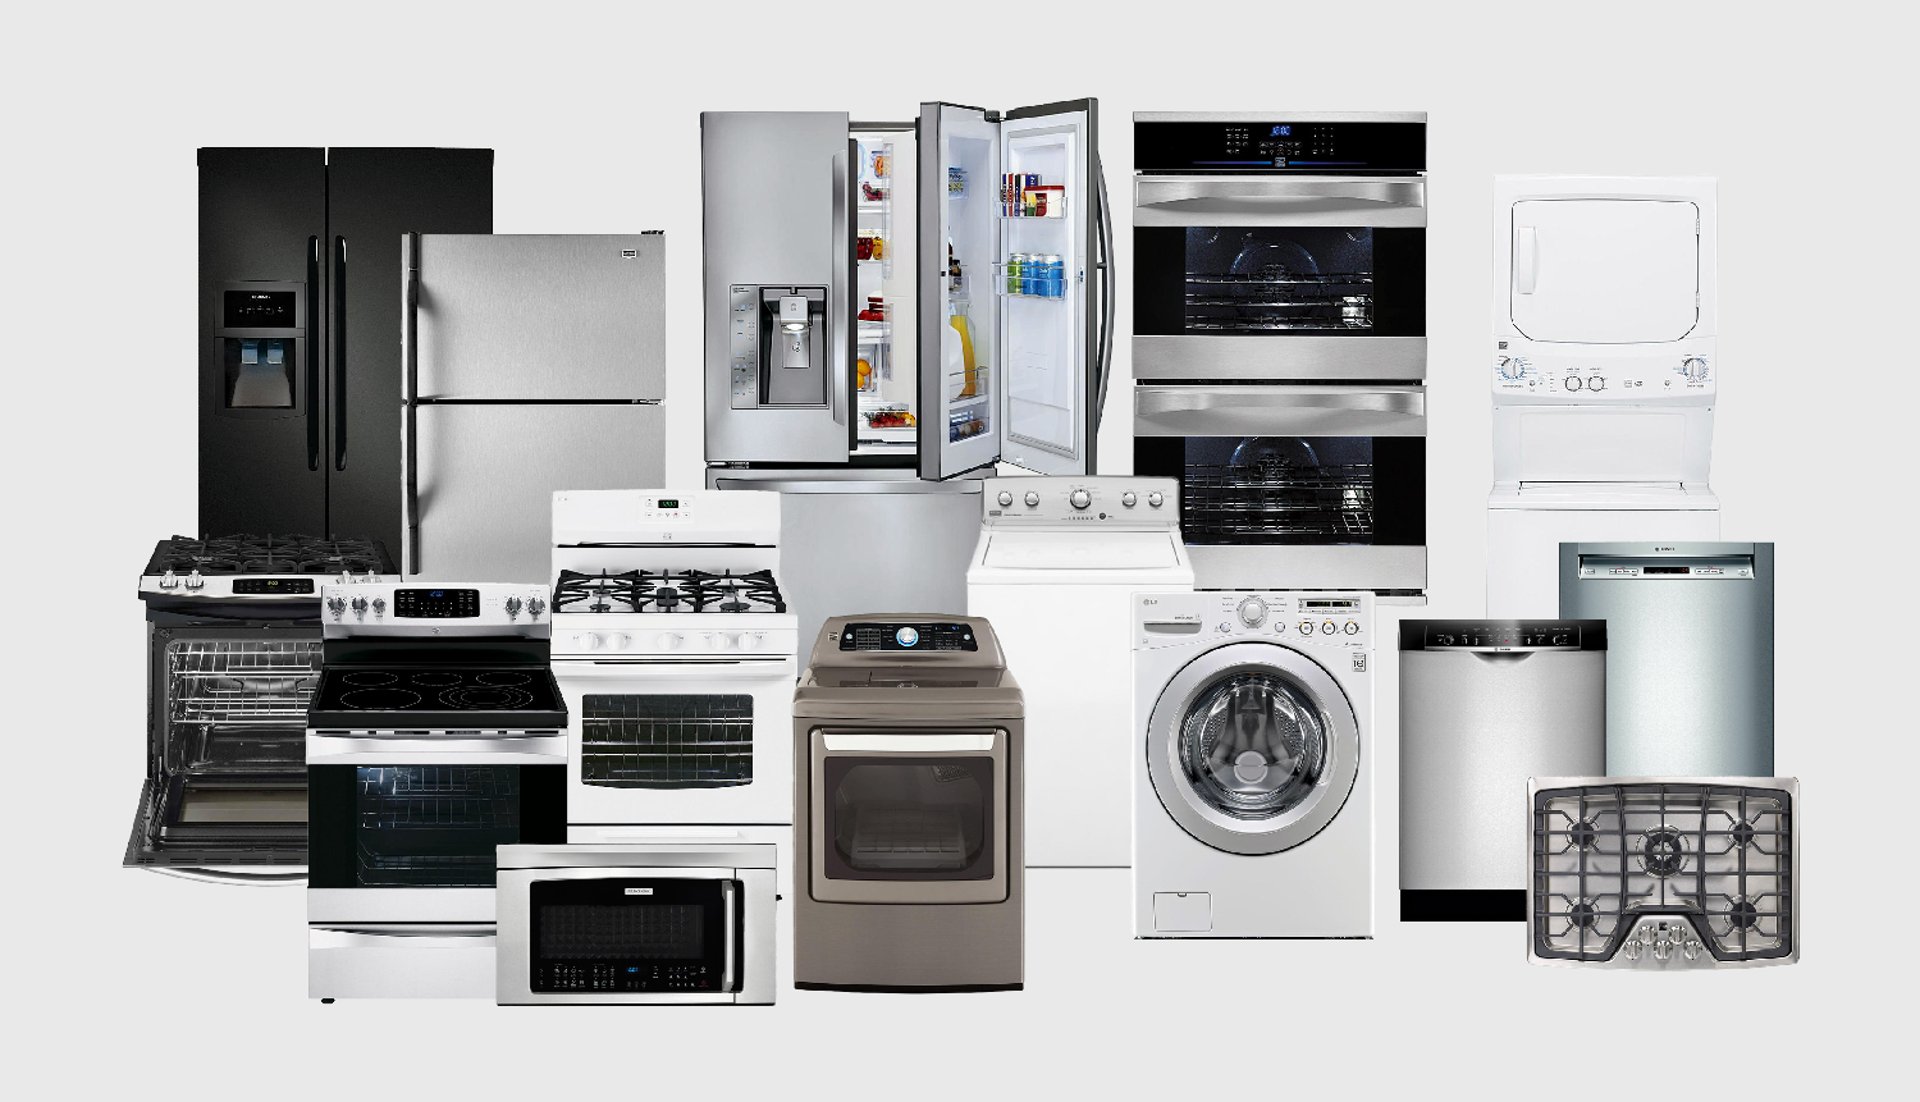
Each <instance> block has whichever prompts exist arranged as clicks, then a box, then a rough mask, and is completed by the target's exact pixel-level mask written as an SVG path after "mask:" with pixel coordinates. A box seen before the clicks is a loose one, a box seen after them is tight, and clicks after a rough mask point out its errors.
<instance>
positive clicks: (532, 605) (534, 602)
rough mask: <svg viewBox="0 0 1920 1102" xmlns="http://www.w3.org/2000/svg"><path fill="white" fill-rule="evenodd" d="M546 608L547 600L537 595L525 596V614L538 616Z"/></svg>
mask: <svg viewBox="0 0 1920 1102" xmlns="http://www.w3.org/2000/svg"><path fill="white" fill-rule="evenodd" d="M546 610H547V602H545V601H543V600H541V599H540V598H538V597H529V598H527V615H529V616H538V615H540V614H541V613H542V612H545V611H546Z"/></svg>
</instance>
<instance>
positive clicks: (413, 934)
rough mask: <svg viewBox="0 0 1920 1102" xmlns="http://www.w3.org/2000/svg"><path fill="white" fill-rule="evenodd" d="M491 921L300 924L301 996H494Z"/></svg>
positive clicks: (412, 997) (403, 997)
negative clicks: (303, 952)
mask: <svg viewBox="0 0 1920 1102" xmlns="http://www.w3.org/2000/svg"><path fill="white" fill-rule="evenodd" d="M494 946H495V937H494V929H493V924H492V923H490V922H487V923H460V922H451V923H449V922H438V923H430V922H405V923H354V924H347V923H342V924H339V925H329V926H309V927H307V997H308V998H312V999H417V998H450V999H483V998H486V997H487V996H489V995H491V994H493V973H494Z"/></svg>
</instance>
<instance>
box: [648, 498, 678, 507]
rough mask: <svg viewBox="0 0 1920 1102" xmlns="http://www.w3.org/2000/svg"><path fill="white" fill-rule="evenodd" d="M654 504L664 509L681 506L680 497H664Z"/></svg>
mask: <svg viewBox="0 0 1920 1102" xmlns="http://www.w3.org/2000/svg"><path fill="white" fill-rule="evenodd" d="M654 504H656V505H658V506H659V507H660V508H662V509H678V508H679V507H680V499H679V498H677V497H663V498H661V499H660V500H659V501H657V502H655V503H654Z"/></svg>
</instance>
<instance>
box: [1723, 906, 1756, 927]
mask: <svg viewBox="0 0 1920 1102" xmlns="http://www.w3.org/2000/svg"><path fill="white" fill-rule="evenodd" d="M1727 921H1728V922H1731V923H1733V928H1734V929H1736V930H1751V929H1753V928H1755V927H1757V926H1759V925H1760V908H1759V907H1758V906H1756V905H1755V904H1754V903H1753V902H1752V901H1751V900H1746V899H1736V900H1734V901H1733V906H1731V907H1729V908H1727Z"/></svg>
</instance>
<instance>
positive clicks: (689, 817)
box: [554, 660, 794, 824]
mask: <svg viewBox="0 0 1920 1102" xmlns="http://www.w3.org/2000/svg"><path fill="white" fill-rule="evenodd" d="M554 674H555V676H556V677H557V678H558V679H559V682H560V687H561V692H562V694H563V695H564V696H565V697H566V703H567V716H568V722H569V724H570V725H571V726H570V727H569V730H568V743H569V747H568V749H569V753H568V755H567V777H568V790H569V791H568V801H569V802H568V809H567V810H568V815H569V818H570V821H572V822H574V823H581V824H589V823H606V824H630V823H702V822H721V823H790V822H792V821H793V765H792V760H793V759H792V755H793V750H792V738H793V735H792V729H791V728H790V727H789V726H788V718H789V717H790V716H791V715H792V703H793V680H794V667H793V663H792V662H791V661H790V660H767V661H741V662H712V663H672V662H654V663H647V662H559V663H555V664H554Z"/></svg>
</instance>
